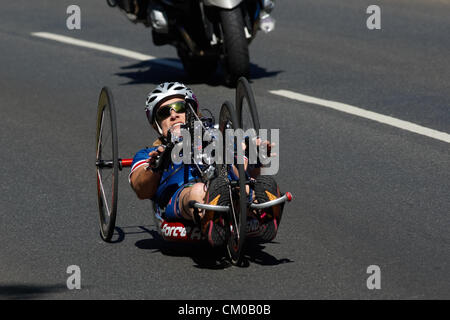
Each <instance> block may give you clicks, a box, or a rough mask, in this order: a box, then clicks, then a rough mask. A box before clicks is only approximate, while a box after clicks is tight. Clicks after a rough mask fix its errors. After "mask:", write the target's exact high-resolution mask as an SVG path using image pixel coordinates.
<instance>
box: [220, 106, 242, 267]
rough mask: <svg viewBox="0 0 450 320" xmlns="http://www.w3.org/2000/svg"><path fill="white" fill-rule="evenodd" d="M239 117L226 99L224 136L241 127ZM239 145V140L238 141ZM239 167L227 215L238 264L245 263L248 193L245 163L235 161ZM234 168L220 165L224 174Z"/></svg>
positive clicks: (222, 122) (230, 250) (229, 247)
mask: <svg viewBox="0 0 450 320" xmlns="http://www.w3.org/2000/svg"><path fill="white" fill-rule="evenodd" d="M238 121H239V120H238V118H237V114H236V111H235V109H234V106H233V104H232V103H231V102H228V101H226V102H225V103H224V104H223V105H222V108H221V110H220V115H219V130H220V132H221V133H222V135H223V136H225V135H226V134H225V132H226V130H227V129H233V130H234V131H236V130H237V129H239V124H238ZM234 144H235V143H234V141H232V143H231V149H234V147H233V145H234ZM238 145H239V142H238ZM229 147H230V145H226V144H225V147H224V153H223V154H224V158H225V159H226V153H227V151H228V150H227V149H228V148H229ZM234 166H235V167H236V169H237V171H238V172H237V173H238V179H239V180H238V181H237V186H233V187H232V186H231V183H230V185H229V186H228V188H229V193H230V199H231V201H230V209H231V210H230V211H229V213H228V215H227V216H226V217H225V220H226V221H225V225H226V234H227V238H228V241H227V252H228V256H229V258H230V260H231V263H232V264H234V265H237V266H241V265H243V262H244V254H243V253H244V244H245V239H246V232H247V194H246V192H245V190H246V175H245V170H244V164H239V163H235V164H234ZM225 168H226V169H227V170H232V169H231V165H230V164H224V165H222V166H221V167H219V170H220V171H221V174H224V172H223V169H225Z"/></svg>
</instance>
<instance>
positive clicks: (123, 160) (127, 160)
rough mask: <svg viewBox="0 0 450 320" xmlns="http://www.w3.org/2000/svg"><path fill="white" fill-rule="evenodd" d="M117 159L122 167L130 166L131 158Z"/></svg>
mask: <svg viewBox="0 0 450 320" xmlns="http://www.w3.org/2000/svg"><path fill="white" fill-rule="evenodd" d="M119 161H120V164H121V165H122V167H131V164H132V163H133V159H119Z"/></svg>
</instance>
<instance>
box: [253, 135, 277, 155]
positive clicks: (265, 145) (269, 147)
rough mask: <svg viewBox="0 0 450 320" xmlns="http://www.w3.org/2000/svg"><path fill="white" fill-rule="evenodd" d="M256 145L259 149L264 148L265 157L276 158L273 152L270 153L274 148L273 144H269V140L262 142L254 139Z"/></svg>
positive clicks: (259, 139)
mask: <svg viewBox="0 0 450 320" xmlns="http://www.w3.org/2000/svg"><path fill="white" fill-rule="evenodd" d="M255 143H256V145H257V146H258V147H259V149H260V150H261V148H265V149H266V150H267V153H266V154H267V155H268V156H269V157H276V156H277V154H276V153H275V152H271V150H272V148H273V147H275V142H272V143H271V142H270V141H269V140H265V141H262V140H261V138H256V140H255Z"/></svg>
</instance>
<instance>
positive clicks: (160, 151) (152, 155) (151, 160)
mask: <svg viewBox="0 0 450 320" xmlns="http://www.w3.org/2000/svg"><path fill="white" fill-rule="evenodd" d="M164 150H165V146H159V147H158V149H156V150H154V151H152V152H150V153H149V154H148V155H149V157H150V158H148V159H147V163H148V164H149V165H148V167H147V170H149V169H151V168H154V169H157V168H156V160H158V159H159V158H160V157H161V156H162V154H163V153H164Z"/></svg>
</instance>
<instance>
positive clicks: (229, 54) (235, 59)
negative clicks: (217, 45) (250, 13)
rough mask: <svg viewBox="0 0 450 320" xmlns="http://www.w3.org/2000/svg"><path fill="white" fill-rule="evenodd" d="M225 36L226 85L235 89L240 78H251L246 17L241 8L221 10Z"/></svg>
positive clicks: (223, 34)
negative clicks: (245, 29)
mask: <svg viewBox="0 0 450 320" xmlns="http://www.w3.org/2000/svg"><path fill="white" fill-rule="evenodd" d="M220 22H221V29H222V36H223V38H222V39H223V51H224V69H225V83H226V84H227V85H228V86H231V87H235V86H236V82H237V80H238V79H239V78H240V77H246V78H249V75H250V57H249V52H248V41H247V38H246V37H245V31H244V26H245V24H244V17H243V14H242V10H241V7H240V6H237V7H235V8H233V9H231V10H227V9H223V10H220Z"/></svg>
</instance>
